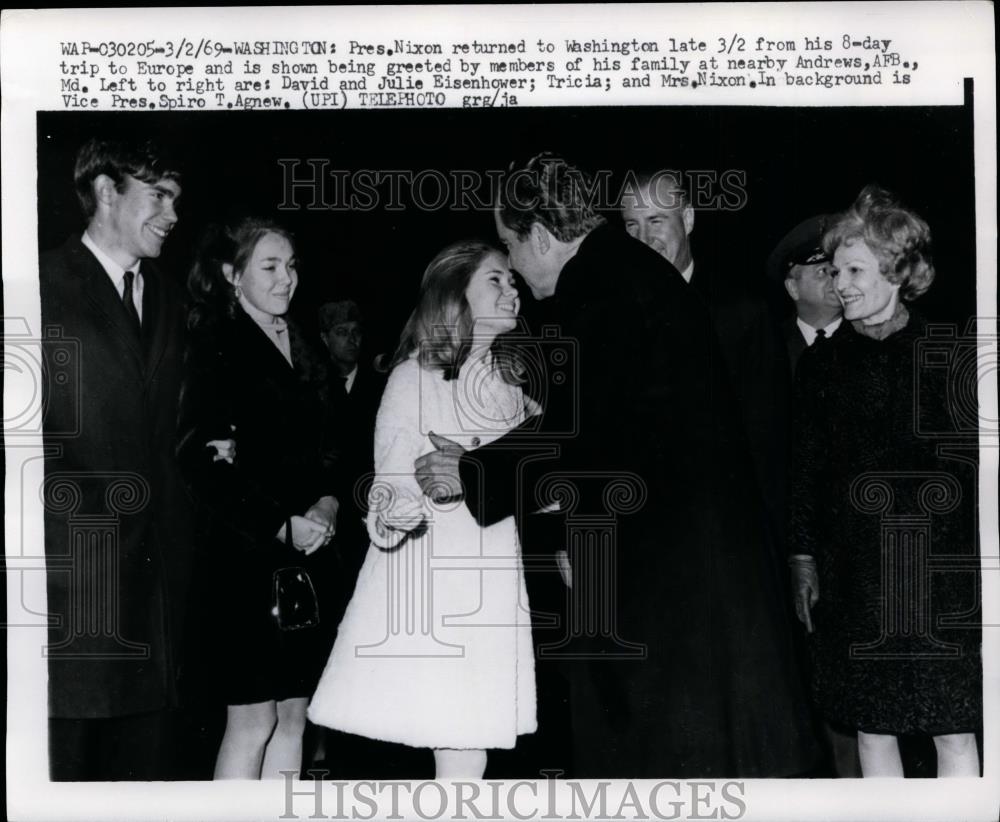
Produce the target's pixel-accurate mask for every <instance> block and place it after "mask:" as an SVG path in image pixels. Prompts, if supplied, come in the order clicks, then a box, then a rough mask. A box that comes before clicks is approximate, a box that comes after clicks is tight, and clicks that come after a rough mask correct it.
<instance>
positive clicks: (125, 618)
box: [39, 140, 191, 781]
mask: <svg viewBox="0 0 1000 822" xmlns="http://www.w3.org/2000/svg"><path fill="white" fill-rule="evenodd" d="M74 180H75V184H76V189H77V195H78V197H79V200H80V204H81V206H82V208H83V211H84V214H85V216H86V218H87V228H86V231H84V232H83V234H82V235H80V234H76V235H74V236H72V237H70V238H69V239H68V240H67V241H66V243H65V244H64V245H63V246H62V247H61V248H58V249H56V250H54V251H50V252H47V253H45V254H42V255H41V259H40V270H39V282H40V289H41V307H42V324H43V327H44V333H45V334H57V335H61V336H62V337H64V338H65V339H67V340H70V341H73V343H74V345H73V346H72V347H71V348H70V349H68V350H71V351H73V352H74V353H73V354H72V356H73V357H74V358H75V359H76V362H75V363H71V364H70V365H69V366H68V367H69V370H70V372H71V373H75V374H77V375H78V381H74V380H63V381H60V380H52V381H51V383H47V384H46V395H45V397H44V407H45V410H46V415H45V423H44V430H45V440H46V462H45V484H44V502H45V550H46V563H47V569H48V570H47V580H48V608H49V612H50V614H51V615H52V620H53V622H52V627H51V628H50V632H49V641H50V645H49V646H48V648H47V649H46V654H47V656H48V658H49V717H50V719H49V751H50V766H51V776H52V779H53V780H58V781H64V780H72V781H87V780H121V779H135V780H161V779H167V778H170V777H171V776H172V771H171V761H170V750H169V745H168V739H169V733H170V726H171V714H170V709H171V708H172V707H174V706H175V705H176V704H177V685H178V682H177V678H178V673H179V665H178V654H179V646H178V640H179V637H180V635H181V625H180V620H181V616H182V610H183V604H184V600H185V594H186V585H187V576H188V568H189V559H190V556H189V555H190V551H191V534H190V530H189V528H190V515H189V509H188V502H187V497H186V494H185V491H184V489H183V485H182V484H181V482H180V478H179V475H178V473H177V468H176V463H175V459H174V443H175V430H176V425H177V402H178V392H179V387H180V369H181V357H182V335H183V332H184V316H185V315H184V312H183V309H182V299H181V292H180V290H179V288H178V286H177V285H176V284H175V283H174V282H173V281H171V280H170V279H168V278H167V277H165V276H164V275H163V274H162V273H161V272H160V271H158V270H157V268H156V267H155V264H154V263H153V260H154V259H155V258H156V257H158V256H159V255H160V249H161V248H162V246H163V243H164V242H165V240H166V239H167V237H168V236H169V234H170V232H171V230H172V229H173V228H174V225H175V224H176V222H177V212H176V205H177V200H178V198H179V197H180V193H181V187H180V175H179V174H178V172H177V171H176V169H175V168H173V167H172V166H170V165H167V164H166V163H164V161H163V160H162V158H161V157H160V156H159V154H158V152H157V149H156V148H155V147H154V146H153V145H152V144H149V143H145V144H132V143H128V142H125V141H120V140H112V141H104V140H91V141H90V142H88V143H87V144H86V145H84V146H83V148H82V149H81V150H80V152H79V154H78V156H77V160H76V168H75V172H74Z"/></svg>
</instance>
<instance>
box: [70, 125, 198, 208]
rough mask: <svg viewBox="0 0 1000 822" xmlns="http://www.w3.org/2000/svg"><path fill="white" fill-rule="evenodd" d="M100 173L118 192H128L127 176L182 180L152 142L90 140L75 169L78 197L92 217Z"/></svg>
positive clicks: (147, 181)
mask: <svg viewBox="0 0 1000 822" xmlns="http://www.w3.org/2000/svg"><path fill="white" fill-rule="evenodd" d="M100 174H106V175H107V176H108V177H110V178H111V179H112V180H113V181H114V183H115V188H116V189H118V191H122V190H124V187H125V177H126V175H128V176H130V177H135V179H137V180H141V181H142V182H144V183H155V182H158V181H159V180H165V179H166V180H174V181H176V182H177V183H180V179H181V173H180V171H179V170H178V169H177V166H176V165H175V164H174V163H172V162H171V159H170V158H169V157H167V156H166V155H165V154H164V152H163V151H162V149H161V148H160V147H159V146H158V145H157V144H156V143H154V142H153V141H152V140H145V141H131V140H103V139H98V138H94V139H91V140H88V141H87V142H86V143H84V145H83V147H82V148H81V149H80V152H79V153H78V154H77V155H76V167H75V168H74V170H73V182H74V184H75V185H76V196H77V197H78V198H79V200H80V207H81V208H82V209H83V213H84V214H85V215H86V216H87V217H88V218H89V217H92V216H93V214H94V212H95V211H96V210H97V201H96V200H95V199H94V190H93V183H94V179H95V178H96V177H97V176H98V175H100Z"/></svg>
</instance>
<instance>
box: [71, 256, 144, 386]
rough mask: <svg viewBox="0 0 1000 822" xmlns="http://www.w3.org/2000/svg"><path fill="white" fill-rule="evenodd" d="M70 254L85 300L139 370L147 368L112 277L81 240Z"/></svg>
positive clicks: (140, 346) (139, 344)
mask: <svg viewBox="0 0 1000 822" xmlns="http://www.w3.org/2000/svg"><path fill="white" fill-rule="evenodd" d="M71 253H72V260H73V265H74V267H75V268H76V269H77V271H78V272H79V274H80V277H81V284H82V291H83V297H84V299H85V300H86V301H87V302H88V303H89V304H90V305H91V307H92V308H93V309H94V310H95V311H96V312H97V313H98V314H99V315H100V316H101V317H102V318H103V319H104V320H105V321H106V322H107V325H108V328H109V329H110V331H111V333H112V334H114V335H115V336H116V337H118V339H119V341H120V342H121V343H122V346H123V347H124V348H125V349H126V350H127V351H128V353H129V354H130V356H131V357H132V359H133V360H134V361H135V364H136V365H137V366H138V368H139V370H140V372H142V371H145V368H144V358H143V352H142V345H141V342H140V340H139V339H137V338H136V336H135V332H134V331H133V330H132V328H131V327H130V326H129V319H128V315H127V314H126V313H125V308H124V306H123V305H122V300H121V297H120V296H119V295H118V292H117V291H116V290H115V287H114V285H112V283H111V278H110V277H108V274H107V272H106V271H105V270H104V268H103V267H102V266H101V264H100V263H99V262H98V261H97V258H96V257H95V256H94V255H93V254H91V253H90V250H89V249H88V248H87V247H86V246H85V245H84V244H83V243H82V242H80V241H79V240H76V241H75V242H74V244H73V247H72V249H71Z"/></svg>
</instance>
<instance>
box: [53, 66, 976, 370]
mask: <svg viewBox="0 0 1000 822" xmlns="http://www.w3.org/2000/svg"><path fill="white" fill-rule="evenodd" d="M966 98H967V99H966V105H964V106H954V107H940V106H939V107H921V108H896V107H894V108H890V107H880V108H870V107H868V108H758V107H643V108H638V107H636V108H616V107H601V108H533V109H529V108H526V109H516V108H514V109H502V110H501V109H483V110H463V109H450V110H436V111H435V110H414V109H410V110H395V111H385V110H383V111H363V112H362V111H345V112H306V111H285V112H260V113H257V112H235V113H234V112H208V113H158V112H157V113H123V114H116V113H82V114H81V113H75V112H73V113H67V112H41V113H39V115H38V212H39V246H40V248H41V249H47V248H51V247H54V246H56V245H59V244H60V243H61V242H62V241H63V240H64V239H65V238H66V236H67V235H69V234H70V233H72V232H80V231H82V229H83V227H84V221H83V218H82V215H81V213H80V211H79V208H78V206H77V203H76V198H75V194H74V191H73V184H72V174H73V161H74V156H75V153H76V151H77V149H78V148H79V146H80V145H81V144H82V143H83V142H84V141H85V140H86V139H88V138H89V137H91V136H94V135H107V134H111V133H119V134H134V135H136V136H141V135H151V136H155V137H156V138H157V139H159V140H160V141H161V142H162V143H164V144H166V145H168V146H169V147H171V148H172V149H174V150H175V151H177V152H178V154H179V155H180V159H181V161H182V167H183V171H184V178H183V197H182V200H181V203H180V221H179V223H178V225H177V227H176V228H175V230H174V233H173V235H172V236H171V238H170V239H169V240H168V241H167V243H166V245H165V246H164V252H163V258H162V260H163V262H164V263H165V264H166V266H167V268H168V269H169V270H170V271H172V272H174V274H175V275H176V276H177V277H178V278H179V279H183V277H184V276H185V273H186V271H187V269H188V267H189V266H190V263H191V260H192V256H193V254H194V250H195V248H196V244H197V240H198V237H199V235H200V233H201V232H202V230H203V229H204V227H205V226H206V224H207V223H208V222H210V221H213V220H223V219H227V218H231V217H233V216H236V215H243V214H255V215H260V216H270V217H276V218H277V219H278V220H279V221H280V222H282V223H283V224H285V225H286V226H287V227H289V228H290V229H291V230H292V231H294V232H295V234H296V236H297V241H298V252H299V256H300V259H301V262H300V266H299V271H300V285H299V291H298V294H297V297H296V300H295V302H294V304H293V307H292V311H293V313H294V314H296V315H297V316H298V318H299V319H300V321H303V322H305V323H306V324H309V325H314V324H315V309H316V307H317V306H318V305H319V303H320V302H322V301H324V300H327V299H332V298H341V297H347V296H349V297H353V298H355V299H357V300H358V301H359V302H360V303H361V305H362V308H363V309H364V310H365V312H366V314H367V316H368V318H369V348H370V353H376V352H378V351H380V350H385V349H386V348H391V347H393V346H394V343H395V339H396V337H397V335H398V333H399V330H400V328H401V326H402V324H403V322H404V321H405V319H406V317H407V316H408V314H409V311H410V310H411V308H412V307H413V304H414V302H415V297H416V294H417V289H418V285H419V281H420V276H421V274H422V272H423V269H424V267H425V266H426V264H427V263H428V262H429V261H430V259H431V258H432V257H433V256H434V254H435V253H436V252H437V251H439V250H440V249H441V248H442V247H444V246H445V245H446V244H448V243H450V242H452V241H454V240H457V239H461V238H463V237H467V236H480V237H483V238H485V239H489V240H493V241H495V235H494V230H493V222H492V214H491V213H490V212H489V211H488V210H483V211H478V210H468V209H466V210H452V209H449V208H447V207H445V208H442V209H438V210H435V211H426V210H421V209H415V208H405V209H402V210H397V211H391V210H386V209H385V208H384V207H382V206H381V205H379V206H377V207H375V208H373V209H371V210H365V211H360V210H356V211H348V210H334V211H331V210H322V209H321V210H310V209H307V208H305V207H304V206H305V204H306V203H308V202H309V199H310V198H309V195H308V193H307V192H303V191H301V190H300V191H299V192H298V193H297V194H296V197H297V199H298V202H299V203H300V205H302V206H303V207H302V208H299V209H294V210H284V211H279V210H278V205H279V204H280V203H281V202H282V199H283V192H284V189H283V182H284V176H285V172H284V171H283V169H282V167H281V166H280V165H279V163H278V160H279V158H285V159H293V160H299V161H302V163H301V164H300V166H299V168H298V171H297V174H298V175H300V176H301V175H306V174H307V173H310V172H309V169H308V167H307V166H305V164H304V161H305V160H307V159H310V158H317V159H324V160H327V161H328V169H341V170H346V171H348V172H354V171H357V170H359V169H371V170H380V169H407V170H411V171H412V172H413V173H416V172H418V171H420V170H424V169H436V170H439V171H441V172H443V173H445V174H448V173H449V172H450V171H452V170H455V169H470V170H473V171H477V172H479V173H485V171H486V170H487V169H497V170H502V169H504V168H506V166H507V164H508V163H509V162H510V160H511V159H512V158H526V157H528V156H531V155H532V154H534V153H537V152H538V151H542V150H553V151H556V152H558V153H561V154H563V155H564V156H566V157H567V158H568V159H569V160H570V161H571V162H574V163H576V164H577V165H579V166H580V167H582V168H584V169H586V170H589V171H594V170H597V169H608V170H610V171H611V172H612V173H613V174H614V175H615V177H614V178H613V179H614V180H615V181H620V180H621V179H622V176H623V175H624V174H625V173H626V172H627V171H628V170H629V169H636V168H642V167H652V168H670V169H678V170H681V171H691V170H711V171H715V172H717V173H719V174H721V173H722V172H723V171H726V170H729V169H736V170H742V171H745V172H746V180H747V183H746V189H747V200H746V205H745V206H744V207H743V208H742V209H741V210H739V211H719V210H700V211H699V212H698V214H697V219H696V224H695V231H694V234H693V242H694V244H695V259H696V260H697V259H698V258H699V256H700V255H699V249H701V250H702V252H706V251H711V252H712V253H713V255H714V256H716V257H719V256H721V257H722V258H723V260H724V261H725V263H726V265H727V266H728V267H729V269H730V271H732V272H733V273H734V274H737V275H738V276H745V278H746V281H747V283H748V284H751V285H754V286H758V287H760V288H762V289H763V288H765V282H764V280H765V278H764V268H765V266H764V264H765V261H766V259H767V256H768V254H769V252H770V251H771V249H772V248H773V247H774V245H775V244H776V243H777V241H778V240H779V239H780V238H781V237H782V236H783V235H784V233H785V232H786V231H788V230H789V229H790V228H791V227H792V226H793V225H795V224H796V223H797V222H799V221H800V220H802V219H804V218H805V217H808V216H811V215H813V214H816V213H823V212H832V211H837V210H840V209H843V208H845V207H847V206H848V205H849V204H850V203H851V202H852V201H853V199H854V197H855V196H856V195H857V193H858V192H859V191H860V189H861V188H862V186H864V185H865V184H867V183H870V182H878V183H880V184H881V185H883V186H885V187H887V188H889V189H890V190H893V191H895V192H896V193H897V194H898V195H899V196H900V197H901V198H902V199H903V201H904V202H905V203H906V204H908V205H909V206H910V207H912V208H913V209H914V210H916V211H917V212H918V213H919V214H921V215H922V216H923V217H924V218H925V219H926V220H927V221H928V223H929V224H930V226H931V230H932V233H933V236H934V248H935V262H936V266H937V270H938V278H937V280H936V282H935V284H934V285H933V287H932V288H931V290H930V292H929V293H928V294H927V295H926V296H925V297H923V298H922V299H921V300H920V302H919V307H920V310H921V311H922V312H923V313H924V314H925V315H926V316H927V317H928V318H929V319H930V320H932V321H941V322H956V323H959V324H961V325H962V326H963V327H964V325H965V322H966V321H967V320H968V318H969V317H971V316H973V315H974V313H975V308H976V303H975V289H976V277H975V212H974V159H973V130H972V107H971V84H969V86H968V87H967V94H966ZM381 191H383V192H386V191H387V189H386V188H385V187H383V188H382V189H381ZM427 192H428V194H431V195H433V194H435V193H436V188H435V187H434V186H433V185H429V186H428V189H427ZM403 196H404V198H405V197H406V196H407V192H406V188H405V187H404V189H403ZM484 196H486V197H487V199H488V196H489V195H488V194H484ZM332 199H333V188H332V187H331V188H330V189H329V190H328V193H327V200H328V201H329V200H332ZM609 217H610V218H611V219H612V220H613V221H617V222H618V224H620V220H618V217H617V215H616V214H615V213H614V212H611V213H609ZM768 288H769V290H770V291H771V296H772V297H773V296H775V295H777V299H775V301H774V305H775V306H776V307H777V308H778V309H779V310H788V309H790V304H788V303H787V302H786V301H784V300H783V298H782V297H781V296H780V294H781V292H780V291H779V290H776V289H775V288H774V287H768ZM618 319H619V320H620V321H627V318H618Z"/></svg>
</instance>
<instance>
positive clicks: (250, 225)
mask: <svg viewBox="0 0 1000 822" xmlns="http://www.w3.org/2000/svg"><path fill="white" fill-rule="evenodd" d="M267 234H277V235H278V236H280V237H284V238H285V239H286V240H288V242H289V243H291V244H292V247H294V246H295V242H294V238H293V237H292V235H291V233H289V232H288V231H287V230H286V229H285V228H282V227H281V226H280V225H278V224H277V223H275V222H273V221H271V220H266V219H263V218H260V217H247V218H244V219H242V220H240V221H239V222H237V223H234V224H232V225H210V226H209V227H208V228H207V229H206V230H205V233H204V235H203V236H202V238H201V243H200V244H199V246H198V255H197V257H196V258H195V262H194V265H193V266H192V267H191V272H190V273H189V274H188V280H187V288H188V294H189V295H190V296H191V307H190V310H189V311H188V328H197V327H198V326H201V325H205V324H208V323H212V322H217V321H219V320H221V319H223V318H231V317H232V316H233V312H234V311H235V310H236V303H237V299H236V289H235V288H233V285H232V284H231V283H230V282H229V281H228V280H227V279H226V277H225V275H224V274H223V271H222V267H223V265H225V264H228V265H231V266H232V267H233V271H236V272H240V271H243V270H244V269H245V268H246V266H247V263H248V262H249V260H250V257H251V255H252V254H253V250H254V249H255V248H256V247H257V243H259V242H260V240H261V239H262V238H263V237H264V236H265V235H267Z"/></svg>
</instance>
